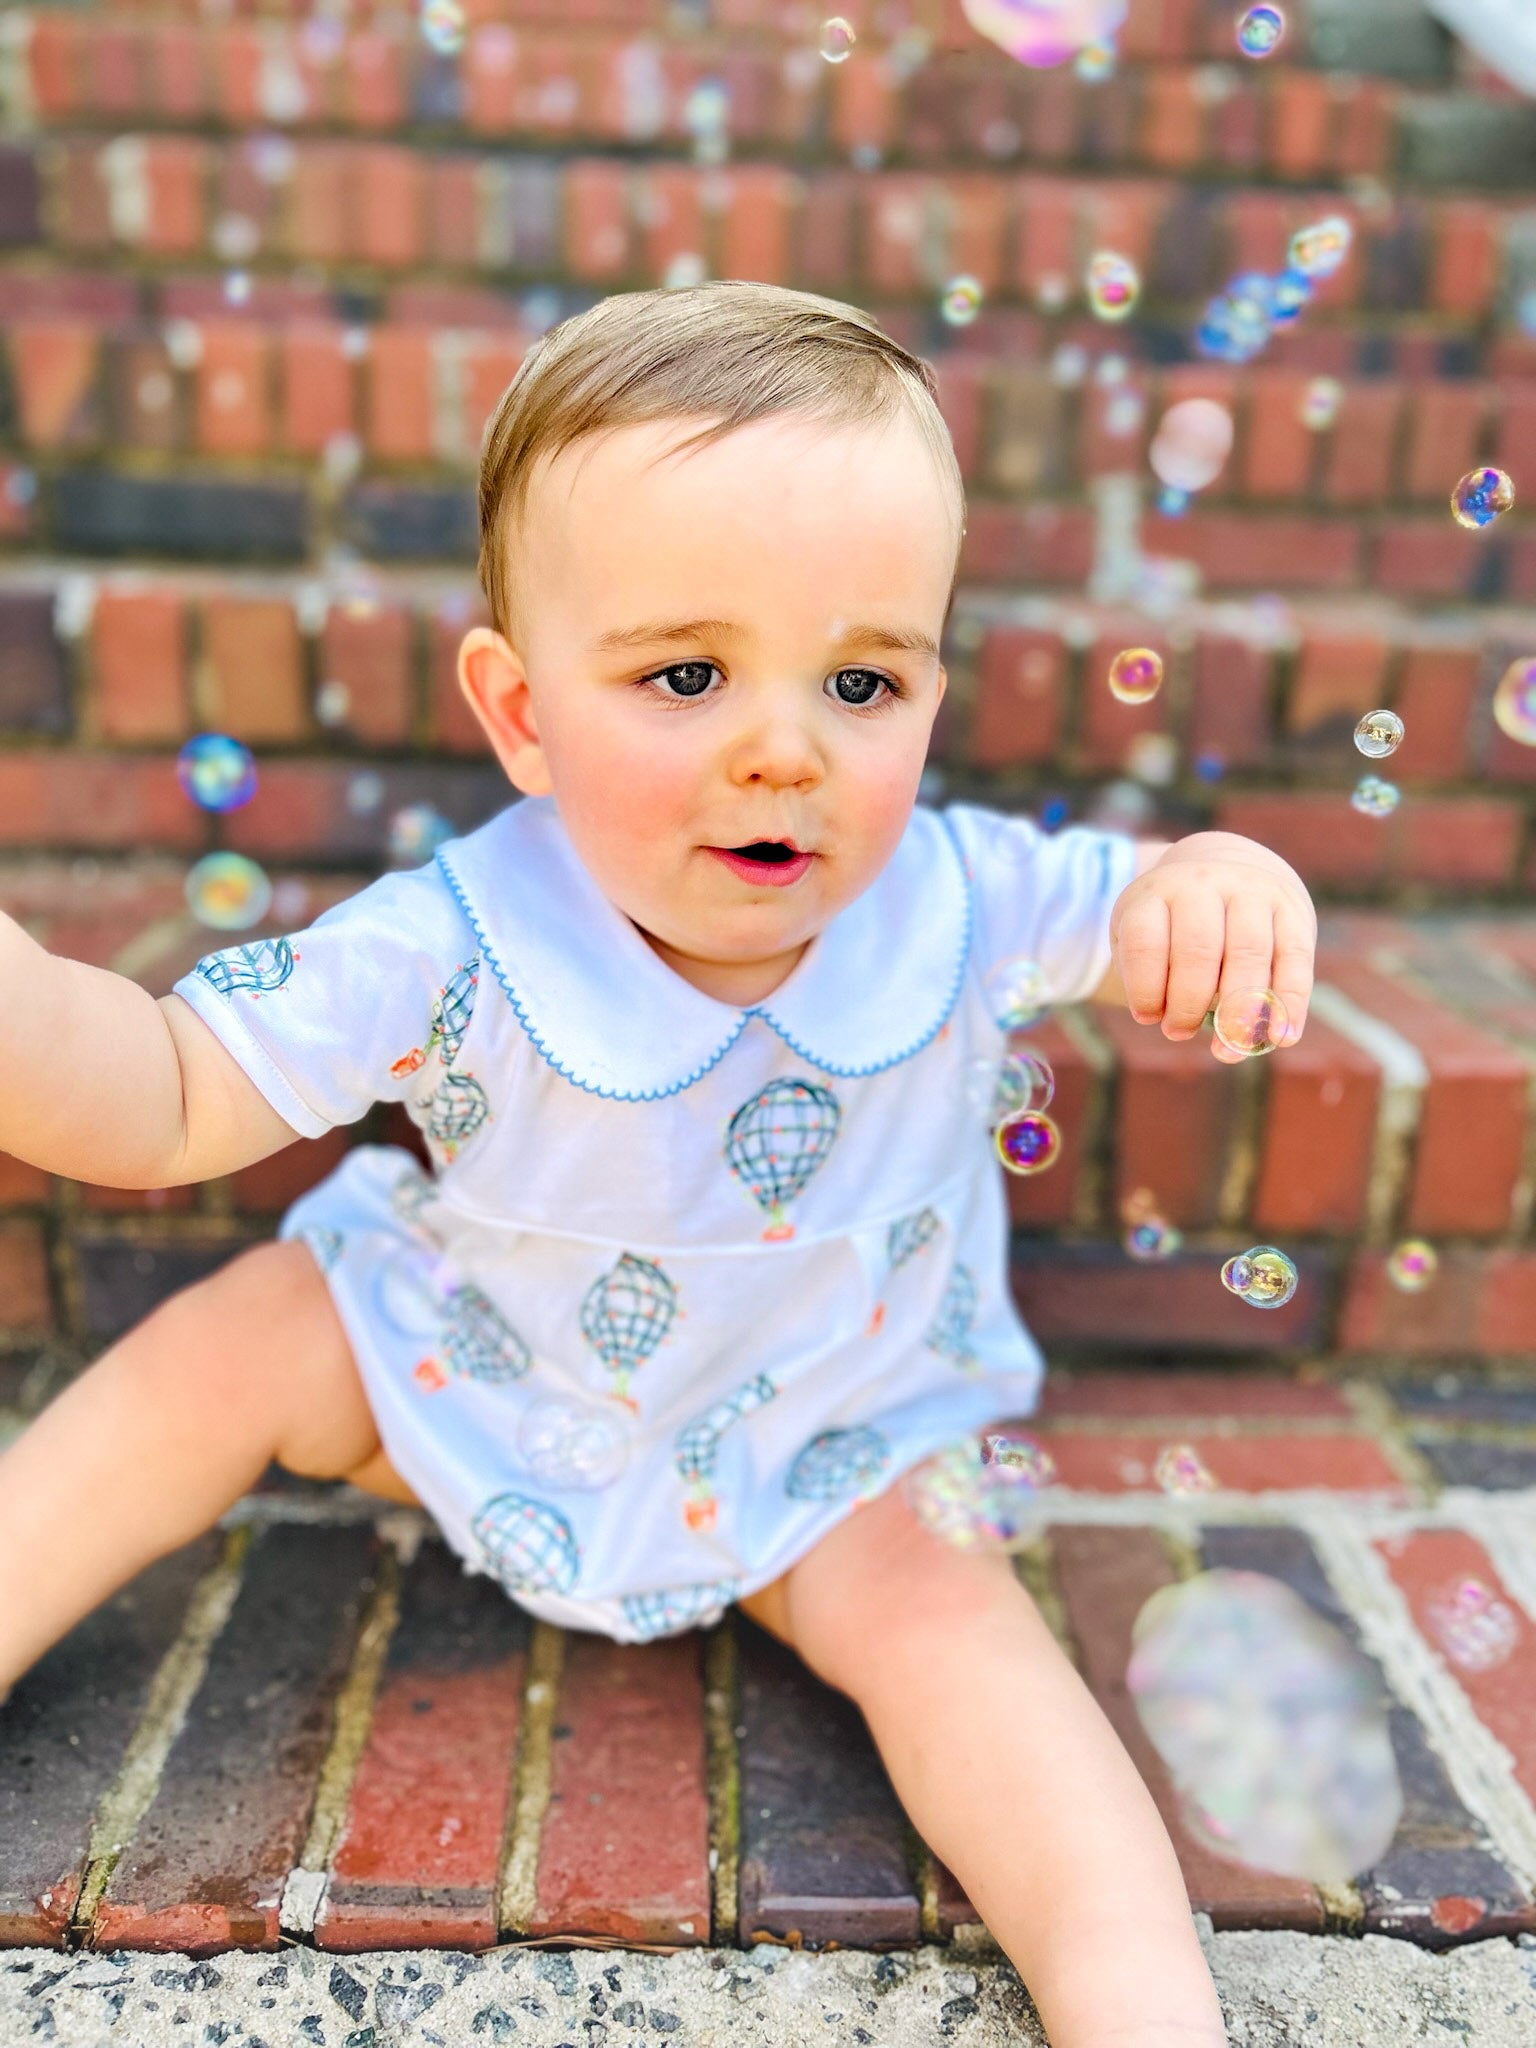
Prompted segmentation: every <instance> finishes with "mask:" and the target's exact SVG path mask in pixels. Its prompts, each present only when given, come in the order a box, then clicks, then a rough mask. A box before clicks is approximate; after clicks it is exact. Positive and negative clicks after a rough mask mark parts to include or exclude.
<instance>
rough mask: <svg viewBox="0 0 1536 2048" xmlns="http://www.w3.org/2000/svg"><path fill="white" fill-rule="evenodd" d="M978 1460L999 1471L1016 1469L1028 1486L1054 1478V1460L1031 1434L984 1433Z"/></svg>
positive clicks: (1039, 1484)
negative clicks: (1000, 1434) (1005, 1434)
mask: <svg viewBox="0 0 1536 2048" xmlns="http://www.w3.org/2000/svg"><path fill="white" fill-rule="evenodd" d="M981 1462H982V1463H983V1464H984V1465H990V1466H992V1467H993V1468H994V1469H996V1470H998V1471H1002V1472H1015V1473H1017V1474H1018V1475H1019V1477H1020V1479H1022V1480H1023V1481H1024V1482H1025V1483H1026V1484H1028V1485H1030V1486H1050V1485H1052V1484H1053V1483H1054V1482H1055V1478H1056V1460H1055V1459H1054V1458H1053V1457H1052V1456H1051V1454H1050V1452H1049V1451H1048V1450H1047V1449H1046V1448H1045V1446H1044V1444H1038V1443H1036V1442H1035V1440H1034V1438H1033V1437H1032V1436H999V1435H988V1436H984V1437H983V1438H982V1440H981Z"/></svg>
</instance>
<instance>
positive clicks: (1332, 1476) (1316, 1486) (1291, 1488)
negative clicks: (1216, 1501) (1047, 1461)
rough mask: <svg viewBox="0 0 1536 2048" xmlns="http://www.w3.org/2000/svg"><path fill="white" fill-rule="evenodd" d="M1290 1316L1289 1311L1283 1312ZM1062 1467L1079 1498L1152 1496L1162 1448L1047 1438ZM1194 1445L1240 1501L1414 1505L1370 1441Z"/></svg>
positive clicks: (1120, 1439) (1050, 1434) (1199, 1440)
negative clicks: (1345, 1499) (1349, 1499)
mask: <svg viewBox="0 0 1536 2048" xmlns="http://www.w3.org/2000/svg"><path fill="white" fill-rule="evenodd" d="M1281 1313H1283V1311H1281ZM1042 1434H1043V1436H1044V1438H1045V1439H1046V1440H1047V1441H1048V1442H1049V1445H1050V1450H1051V1455H1052V1457H1053V1458H1054V1459H1055V1461H1056V1473H1057V1482H1058V1484H1060V1485H1062V1486H1068V1487H1071V1488H1073V1489H1074V1490H1075V1491H1077V1492H1079V1493H1126V1492H1137V1491H1140V1492H1150V1493H1155V1492H1158V1491H1159V1490H1160V1489H1159V1487H1158V1483H1157V1478H1156V1475H1155V1472H1154V1466H1155V1464H1156V1459H1157V1453H1158V1450H1159V1449H1160V1448H1161V1446H1160V1444H1159V1442H1158V1440H1157V1439H1156V1438H1155V1437H1148V1436H1143V1435H1130V1434H1127V1435H1124V1436H1118V1435H1117V1436H1111V1435H1108V1434H1105V1433H1103V1432H1101V1431H1099V1430H1095V1431H1093V1433H1092V1434H1091V1435H1090V1434H1087V1433H1084V1434H1082V1435H1078V1434H1076V1433H1075V1432H1072V1431H1069V1430H1052V1429H1050V1428H1046V1429H1045V1430H1044V1431H1043V1432H1042ZM1187 1441H1188V1442H1189V1443H1190V1444H1191V1445H1192V1446H1193V1448H1194V1449H1195V1451H1196V1452H1197V1453H1198V1455H1199V1457H1200V1460H1201V1463H1202V1464H1203V1465H1204V1466H1205V1468H1206V1470H1207V1471H1208V1472H1209V1473H1210V1474H1211V1476H1212V1478H1213V1479H1214V1480H1215V1481H1216V1484H1217V1485H1218V1486H1220V1487H1223V1488H1226V1489H1228V1490H1230V1491H1231V1492H1233V1493H1290V1492H1309V1491H1313V1490H1318V1491H1322V1492H1327V1493H1359V1494H1370V1495H1372V1496H1376V1497H1380V1498H1383V1499H1390V1500H1401V1499H1404V1498H1406V1489H1405V1487H1404V1485H1403V1482H1402V1480H1401V1478H1400V1477H1399V1476H1398V1474H1397V1472H1396V1470H1395V1469H1394V1468H1393V1466H1391V1465H1390V1464H1389V1463H1388V1462H1387V1460H1386V1458H1385V1456H1384V1455H1383V1454H1382V1452H1381V1450H1380V1449H1379V1448H1378V1447H1377V1445H1375V1444H1374V1443H1372V1442H1371V1441H1370V1439H1369V1438H1368V1437H1362V1436H1345V1435H1338V1436H1312V1435H1308V1436H1286V1435H1284V1434H1283V1431H1282V1430H1281V1429H1280V1428H1278V1427H1277V1428H1276V1429H1275V1430H1273V1431H1271V1432H1269V1433H1268V1434H1266V1435H1264V1436H1202V1435H1201V1434H1200V1433H1199V1431H1198V1430H1196V1431H1195V1432H1194V1433H1193V1434H1191V1435H1190V1436H1189V1437H1188V1439H1187Z"/></svg>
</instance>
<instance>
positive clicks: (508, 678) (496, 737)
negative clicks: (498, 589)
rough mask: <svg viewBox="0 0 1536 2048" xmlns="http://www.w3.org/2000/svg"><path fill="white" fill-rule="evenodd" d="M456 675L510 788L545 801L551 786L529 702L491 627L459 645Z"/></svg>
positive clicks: (512, 657)
mask: <svg viewBox="0 0 1536 2048" xmlns="http://www.w3.org/2000/svg"><path fill="white" fill-rule="evenodd" d="M458 669H459V688H460V689H461V690H462V691H463V692H464V696H465V698H466V700H467V701H468V704H469V707H470V709H471V710H472V711H473V712H474V714H475V716H476V718H478V719H479V721H480V723H481V725H482V726H483V727H484V729H485V736H486V738H487V739H488V740H489V741H490V743H491V746H492V747H493V749H494V750H495V754H496V758H497V760H498V761H500V763H501V765H502V767H503V768H505V770H506V771H507V775H508V778H509V779H510V781H511V782H512V784H513V786H514V787H515V788H517V789H520V790H521V791H522V793H523V795H524V796H548V795H549V793H550V789H551V786H552V785H551V783H550V778H549V768H548V765H547V763H546V762H545V759H544V749H543V747H542V746H541V745H540V744H539V733H538V727H537V725H536V724H535V722H534V716H533V696H532V693H531V692H530V690H529V688H528V676H527V672H526V670H525V669H524V667H523V664H522V662H521V660H520V659H519V657H518V654H517V650H516V649H515V648H514V647H513V645H512V643H511V641H510V640H508V639H507V637H506V636H505V634H502V633H498V632H497V631H496V629H495V628H494V626H472V627H471V628H470V630H469V631H468V632H467V633H466V634H465V635H464V638H463V640H462V641H461V642H460V643H459V662H458Z"/></svg>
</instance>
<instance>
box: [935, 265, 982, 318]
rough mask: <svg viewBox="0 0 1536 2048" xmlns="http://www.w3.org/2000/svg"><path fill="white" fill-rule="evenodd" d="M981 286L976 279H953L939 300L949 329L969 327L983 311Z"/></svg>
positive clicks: (941, 311) (942, 314) (940, 308)
mask: <svg viewBox="0 0 1536 2048" xmlns="http://www.w3.org/2000/svg"><path fill="white" fill-rule="evenodd" d="M981 298H982V292H981V286H980V285H979V284H978V283H977V281H976V279H975V278H974V277H952V278H951V279H950V280H949V283H948V284H947V285H945V287H944V296H943V297H942V298H941V299H940V300H939V313H940V316H941V317H942V319H943V320H944V323H945V325H946V326H948V327H969V326H970V324H971V322H972V321H973V320H974V319H975V318H976V315H977V314H978V313H979V312H980V311H981Z"/></svg>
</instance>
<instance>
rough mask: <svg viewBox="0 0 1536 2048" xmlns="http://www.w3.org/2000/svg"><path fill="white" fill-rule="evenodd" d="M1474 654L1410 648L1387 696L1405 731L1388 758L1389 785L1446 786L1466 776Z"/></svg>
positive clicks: (1460, 649)
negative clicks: (1390, 767)
mask: <svg viewBox="0 0 1536 2048" xmlns="http://www.w3.org/2000/svg"><path fill="white" fill-rule="evenodd" d="M1477 672H1478V655H1477V653H1476V651H1475V650H1474V649H1472V648H1469V647H1436V646H1426V647H1410V648H1408V649H1407V650H1406V652H1405V653H1404V656H1403V665H1402V669H1401V672H1400V673H1399V675H1398V679H1397V688H1396V689H1395V691H1394V692H1393V698H1392V703H1393V709H1394V710H1395V711H1396V712H1397V714H1398V716H1399V717H1400V718H1401V719H1402V721H1403V725H1404V727H1405V728H1406V731H1405V735H1404V738H1403V743H1402V745H1401V747H1399V749H1398V751H1397V752H1396V753H1395V754H1394V755H1393V756H1392V770H1391V772H1392V779H1393V781H1394V782H1400V783H1415V782H1452V781H1455V780H1456V779H1457V778H1458V777H1459V776H1462V775H1465V774H1466V773H1467V767H1468V760H1467V738H1468V734H1469V732H1470V730H1471V727H1472V706H1473V704H1474V702H1475V700H1476V692H1477Z"/></svg>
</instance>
